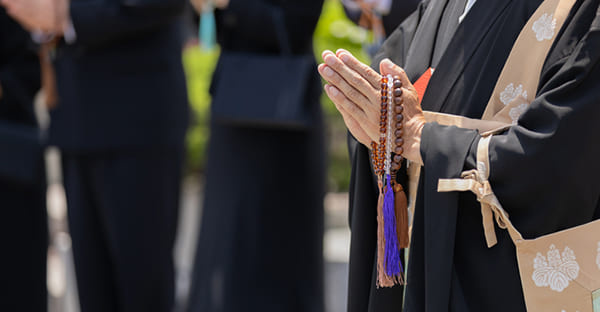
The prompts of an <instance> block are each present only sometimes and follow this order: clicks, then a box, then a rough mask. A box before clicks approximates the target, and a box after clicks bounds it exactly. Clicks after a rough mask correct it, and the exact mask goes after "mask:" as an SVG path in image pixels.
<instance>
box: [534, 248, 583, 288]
mask: <svg viewBox="0 0 600 312" xmlns="http://www.w3.org/2000/svg"><path fill="white" fill-rule="evenodd" d="M547 256H548V258H546V257H544V256H543V255H542V254H541V253H539V252H538V253H537V256H536V257H535V259H533V268H534V269H535V270H534V271H533V274H532V275H531V278H532V279H533V281H534V282H535V285H536V286H538V287H548V286H549V287H550V289H552V290H554V291H557V292H562V291H563V290H564V289H565V288H567V287H568V286H569V282H570V281H572V280H574V279H576V278H577V276H579V264H578V263H577V261H575V253H574V252H573V250H571V248H569V247H565V249H564V250H563V252H562V256H561V254H560V252H559V250H558V249H556V247H555V246H554V245H550V250H549V251H548V253H547Z"/></svg>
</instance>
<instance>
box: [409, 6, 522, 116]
mask: <svg viewBox="0 0 600 312" xmlns="http://www.w3.org/2000/svg"><path fill="white" fill-rule="evenodd" d="M511 1H514V0H495V1H477V2H476V3H475V4H474V5H473V8H471V11H470V12H469V14H467V16H466V17H465V19H464V20H463V22H462V23H461V24H460V25H459V27H458V29H457V30H456V33H455V34H454V37H453V38H452V40H451V42H450V44H449V45H448V47H447V49H446V52H444V55H443V56H442V58H441V60H440V65H439V66H438V67H437V68H436V70H435V73H434V74H433V76H432V77H431V80H430V82H429V86H430V88H432V89H434V90H436V91H435V92H429V93H425V96H424V97H423V101H422V106H423V109H425V110H429V111H434V112H441V111H443V106H444V104H445V100H446V98H447V97H448V94H449V93H450V91H451V90H452V89H453V88H454V87H455V86H456V82H457V80H458V79H459V77H460V76H461V75H463V72H464V70H465V67H466V66H467V65H468V64H469V61H470V60H471V57H472V56H473V53H475V51H476V50H477V49H478V48H479V46H480V44H481V42H482V40H483V38H484V37H485V35H486V34H487V33H488V30H489V29H490V28H491V27H492V25H493V24H494V22H495V21H496V20H497V18H498V17H499V16H500V15H501V14H502V13H503V11H504V10H505V9H506V8H507V7H508V5H509V4H510V2H511ZM442 10H443V7H442ZM439 20H440V18H439V17H438V21H439ZM438 23H439V22H438ZM465 25H468V28H469V29H465ZM430 33H434V32H431V31H430ZM434 34H435V33H434ZM429 41H430V42H429V43H428V44H423V45H427V48H428V49H429V50H425V51H427V52H428V53H419V52H418V51H419V50H418V49H421V48H425V47H420V46H418V45H414V51H412V50H413V49H411V50H409V55H408V57H407V59H408V62H407V64H410V63H411V61H412V58H415V59H418V58H422V57H425V56H426V57H427V58H428V60H427V63H431V58H432V56H433V51H432V49H433V46H434V42H435V41H434V40H429ZM411 48H412V47H411ZM421 62H422V61H421ZM490 91H491V90H490Z"/></svg>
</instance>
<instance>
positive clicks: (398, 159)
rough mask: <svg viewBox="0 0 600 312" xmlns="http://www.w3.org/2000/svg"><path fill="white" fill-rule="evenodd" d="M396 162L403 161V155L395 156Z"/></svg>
mask: <svg viewBox="0 0 600 312" xmlns="http://www.w3.org/2000/svg"><path fill="white" fill-rule="evenodd" d="M394 162H395V163H398V164H399V163H402V156H400V155H396V156H394Z"/></svg>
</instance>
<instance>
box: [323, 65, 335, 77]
mask: <svg viewBox="0 0 600 312" xmlns="http://www.w3.org/2000/svg"><path fill="white" fill-rule="evenodd" d="M323 72H324V73H325V75H326V76H329V77H331V76H333V70H331V68H329V67H325V69H323Z"/></svg>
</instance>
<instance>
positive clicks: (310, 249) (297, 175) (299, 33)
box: [188, 0, 326, 312]
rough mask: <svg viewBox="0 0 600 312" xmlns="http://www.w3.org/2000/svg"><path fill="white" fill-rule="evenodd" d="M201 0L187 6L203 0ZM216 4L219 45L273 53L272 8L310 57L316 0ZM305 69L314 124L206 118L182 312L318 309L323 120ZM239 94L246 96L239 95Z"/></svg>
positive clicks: (294, 48) (295, 46)
mask: <svg viewBox="0 0 600 312" xmlns="http://www.w3.org/2000/svg"><path fill="white" fill-rule="evenodd" d="M203 2H204V1H197V3H196V4H195V5H194V6H195V7H196V8H203V7H204V4H203ZM215 4H216V6H217V7H220V8H218V9H217V10H216V12H215V14H216V24H217V39H218V42H219V44H220V46H221V53H228V52H251V53H257V54H261V55H279V54H280V53H282V51H281V49H280V43H279V41H278V34H277V31H278V30H281V29H279V28H278V27H279V26H277V25H278V23H277V22H276V20H275V19H276V16H275V14H277V13H282V14H283V20H284V27H283V28H284V29H283V30H284V31H285V32H286V33H287V36H288V37H289V42H290V43H291V52H292V54H295V55H308V56H310V57H312V56H313V49H312V35H313V31H314V29H315V27H316V24H317V21H318V19H319V16H320V12H321V7H322V5H323V1H322V0H311V1H306V0H288V1H286V0H230V1H217V2H216V3H215ZM220 61H222V60H220ZM220 65H221V64H219V65H217V68H216V71H215V73H214V76H213V82H212V87H211V91H212V93H213V99H214V96H215V94H214V92H215V88H214V86H215V85H216V84H218V82H219V79H220V78H221V75H222V74H223V72H222V67H220ZM312 68H313V69H312V70H313V71H314V73H310V75H309V81H307V85H308V88H307V89H308V91H307V93H306V94H305V105H306V107H307V108H308V110H309V112H310V119H311V123H312V127H310V128H308V129H304V130H287V129H286V130H284V129H265V128H259V127H250V126H236V125H232V124H227V123H221V122H220V121H218V120H215V118H212V120H211V126H210V127H211V128H210V130H211V136H210V143H209V149H208V163H207V166H206V168H207V171H206V189H205V194H206V197H205V199H204V206H203V216H202V225H201V228H200V235H199V241H198V248H197V252H196V260H195V273H194V276H193V282H192V289H191V292H190V299H189V302H188V311H189V312H216V311H228V312H234V311H261V312H275V311H277V312H279V311H286V312H294V311H305V312H309V311H310V312H321V311H323V310H324V298H323V291H324V289H323V265H324V263H323V213H324V212H323V197H324V192H325V183H324V182H325V172H326V171H325V164H324V161H325V151H324V127H323V121H322V116H321V108H320V101H319V97H320V94H321V87H320V80H319V77H318V74H317V72H316V67H312ZM263 74H264V73H263ZM293 74H295V73H293V72H290V73H289V75H293ZM256 75H257V77H258V75H261V73H260V72H257V73H256ZM264 88H265V92H269V89H268V88H269V86H264ZM232 92H235V90H232ZM239 98H240V100H242V101H244V100H245V98H244V94H239ZM213 105H214V103H213ZM248 105H251V104H248ZM252 105H255V104H254V103H252ZM257 109H259V108H257ZM213 117H214V115H213Z"/></svg>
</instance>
